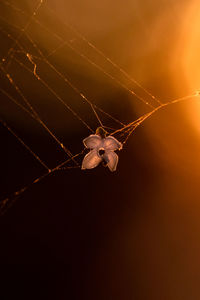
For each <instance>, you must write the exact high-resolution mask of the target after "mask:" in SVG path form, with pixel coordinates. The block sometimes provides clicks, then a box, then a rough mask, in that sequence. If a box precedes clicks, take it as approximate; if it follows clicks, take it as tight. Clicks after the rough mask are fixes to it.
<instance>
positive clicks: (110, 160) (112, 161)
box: [103, 151, 118, 172]
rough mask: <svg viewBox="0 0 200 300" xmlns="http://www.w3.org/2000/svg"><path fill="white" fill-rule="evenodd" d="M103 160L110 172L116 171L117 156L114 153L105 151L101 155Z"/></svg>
mask: <svg viewBox="0 0 200 300" xmlns="http://www.w3.org/2000/svg"><path fill="white" fill-rule="evenodd" d="M103 158H104V160H105V161H106V163H107V165H108V168H109V169H110V171H111V172H113V171H116V169H117V164H118V155H117V154H116V153H115V152H114V151H106V152H105V154H104V155H103Z"/></svg>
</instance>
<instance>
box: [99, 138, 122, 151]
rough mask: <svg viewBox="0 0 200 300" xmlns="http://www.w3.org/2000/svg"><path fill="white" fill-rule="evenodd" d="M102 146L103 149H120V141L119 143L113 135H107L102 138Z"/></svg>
mask: <svg viewBox="0 0 200 300" xmlns="http://www.w3.org/2000/svg"><path fill="white" fill-rule="evenodd" d="M103 148H104V149H105V150H112V151H115V150H121V149H122V143H120V142H119V141H118V140H117V139H116V138H114V137H113V136H108V137H106V138H105V139H103Z"/></svg>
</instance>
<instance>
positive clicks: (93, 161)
mask: <svg viewBox="0 0 200 300" xmlns="http://www.w3.org/2000/svg"><path fill="white" fill-rule="evenodd" d="M101 161H102V158H101V157H100V156H99V155H98V152H97V151H96V149H94V150H91V151H90V152H89V153H88V154H86V155H85V157H84V159H83V162H82V167H81V169H82V170H84V169H93V168H95V167H97V166H98V164H99V163H100V162H101Z"/></svg>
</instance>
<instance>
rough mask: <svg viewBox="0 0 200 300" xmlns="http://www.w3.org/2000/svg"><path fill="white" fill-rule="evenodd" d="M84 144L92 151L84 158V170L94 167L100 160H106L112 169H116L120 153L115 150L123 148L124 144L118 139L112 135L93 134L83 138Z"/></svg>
mask: <svg viewBox="0 0 200 300" xmlns="http://www.w3.org/2000/svg"><path fill="white" fill-rule="evenodd" d="M83 144H84V146H85V147H86V148H88V149H90V152H89V153H88V154H86V155H85V157H84V159H83V162H82V170H84V169H93V168H95V167H97V166H98V165H99V164H100V162H105V163H106V166H108V168H109V169H110V171H112V172H113V171H116V168H117V163H118V155H117V154H116V153H115V152H114V151H115V150H121V149H122V144H121V143H120V142H119V141H118V140H117V139H115V138H114V137H112V136H108V137H102V136H100V135H98V134H91V135H90V136H88V137H87V138H85V139H84V140H83Z"/></svg>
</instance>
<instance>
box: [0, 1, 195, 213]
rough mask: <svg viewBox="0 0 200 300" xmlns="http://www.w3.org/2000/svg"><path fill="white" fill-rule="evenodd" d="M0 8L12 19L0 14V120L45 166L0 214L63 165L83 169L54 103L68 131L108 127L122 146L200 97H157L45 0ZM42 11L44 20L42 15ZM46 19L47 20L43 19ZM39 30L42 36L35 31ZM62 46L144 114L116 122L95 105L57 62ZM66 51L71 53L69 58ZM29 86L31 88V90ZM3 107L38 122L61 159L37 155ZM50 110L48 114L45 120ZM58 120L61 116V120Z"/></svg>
mask: <svg viewBox="0 0 200 300" xmlns="http://www.w3.org/2000/svg"><path fill="white" fill-rule="evenodd" d="M1 6H2V8H3V10H2V11H6V12H7V13H8V14H10V15H11V18H12V17H13V20H16V22H11V21H10V18H6V17H4V16H3V15H0V20H1V26H0V33H1V35H2V38H3V39H4V40H5V41H6V45H5V47H4V49H3V51H4V52H3V53H2V54H1V64H0V70H1V79H2V87H0V93H1V99H2V105H1V115H2V117H1V119H0V121H1V124H2V126H3V127H5V128H6V129H7V130H8V132H9V133H10V134H11V136H13V137H14V138H15V139H16V140H17V141H18V143H20V144H21V146H22V147H24V148H25V149H26V151H27V152H28V153H29V154H30V155H31V156H32V157H33V159H34V160H35V161H37V163H38V164H39V165H40V166H41V167H42V170H43V171H42V175H39V176H37V177H36V178H35V179H33V180H32V181H31V182H30V184H28V185H25V186H24V187H22V188H19V189H18V190H17V191H15V192H14V193H12V194H10V195H8V196H6V197H3V198H2V199H1V201H0V212H1V213H4V212H5V211H6V210H7V209H8V208H9V207H10V206H11V205H12V204H13V202H14V201H15V200H16V199H17V197H18V196H20V195H21V194H22V193H24V192H25V191H26V190H27V189H28V188H29V187H30V186H31V185H34V184H36V183H38V182H40V181H42V180H43V179H44V178H46V177H48V176H50V174H52V173H54V172H56V171H59V170H63V169H64V170H70V169H71V168H80V167H81V160H82V158H83V156H84V154H85V149H83V146H82V143H81V142H80V145H79V150H78V151H77V149H75V152H74V151H73V150H72V149H71V148H73V147H71V146H70V147H69V146H68V145H67V144H66V143H65V142H63V138H62V137H60V136H59V135H58V134H57V131H58V130H56V125H55V123H54V125H52V114H53V113H54V109H55V107H57V109H58V112H61V111H62V115H63V117H64V116H66V119H67V120H68V122H67V123H66V131H68V130H69V129H68V128H70V127H71V126H73V128H75V129H74V130H76V128H77V127H79V126H81V128H84V129H83V132H82V138H84V137H86V136H87V135H89V134H91V133H95V130H96V128H97V127H98V126H101V127H103V128H105V129H106V131H107V132H108V134H109V135H112V136H115V137H116V138H117V139H119V140H120V141H121V142H122V143H123V144H125V143H126V142H127V140H128V138H129V137H130V136H131V134H132V133H133V132H134V130H135V129H136V128H137V127H138V126H139V125H141V124H142V123H143V122H144V121H145V120H146V119H148V118H149V117H150V116H152V115H153V114H154V113H156V112H157V111H159V110H161V109H162V108H164V107H166V106H168V105H171V104H174V103H177V102H180V101H184V100H188V99H191V98H194V97H198V96H199V91H196V92H195V93H192V94H191V95H187V96H185V97H182V98H178V99H174V100H171V101H168V102H162V101H160V99H158V98H157V97H155V96H154V95H153V94H152V93H151V92H150V91H148V90H147V89H146V88H145V87H143V86H142V85H141V84H140V83H139V82H137V81H136V80H135V79H134V78H132V77H130V75H129V74H127V73H126V71H124V70H123V69H122V68H121V67H120V66H118V65H117V64H116V63H115V62H114V61H112V60H111V59H110V58H109V57H107V56H106V55H105V54H104V53H103V52H102V51H101V50H100V49H98V48H97V47H96V46H95V45H94V44H93V43H91V42H90V41H89V40H87V38H86V37H85V36H84V35H83V34H82V33H80V32H79V31H78V30H76V29H75V28H74V27H73V26H71V25H69V24H66V23H63V22H62V21H61V20H60V19H59V16H58V15H56V13H55V12H54V11H53V10H52V9H51V8H50V7H49V6H48V1H44V0H40V1H35V2H34V5H33V7H32V8H30V7H28V9H27V8H26V5H24V7H23V8H21V7H19V6H16V4H14V3H13V2H10V1H7V0H3V1H2V2H1ZM44 15H46V16H48V18H44ZM19 19H20V21H19ZM44 19H45V20H46V23H45V22H43V20H44ZM52 24H58V28H61V29H62V30H61V31H60V33H59V32H57V31H58V30H55V29H52ZM38 31H39V32H40V35H37V34H36V32H38ZM43 36H45V37H46V43H47V47H46V48H45V47H44V44H43V42H42V41H41V39H42V37H43ZM63 36H64V37H63ZM63 48H65V49H66V57H65V59H66V60H68V59H71V60H72V62H70V63H72V64H74V65H75V67H76V66H77V67H79V66H82V67H83V68H91V69H92V70H93V72H99V73H101V74H102V76H103V77H102V78H103V79H102V84H105V80H107V82H109V84H111V85H112V88H113V87H114V88H115V89H117V88H119V87H120V88H121V89H123V90H125V91H126V92H127V93H128V94H130V95H131V97H132V100H133V101H134V102H135V103H137V105H139V106H140V107H141V110H143V112H144V113H143V114H142V115H141V116H139V117H138V118H136V119H135V120H133V121H131V122H127V121H126V120H121V119H120V120H119V118H118V116H116V115H115V113H112V114H111V113H110V111H109V110H107V105H105V104H104V105H102V104H99V102H100V101H96V99H95V98H93V97H92V96H91V95H90V94H91V93H90V92H89V91H88V90H87V89H85V84H86V85H87V78H86V82H85V84H84V85H82V86H81V87H79V85H78V83H79V84H80V82H76V81H77V80H76V77H75V76H74V74H73V72H71V73H70V72H69V70H65V68H63V67H62V66H61V65H60V64H59V63H57V60H56V56H58V57H59V54H60V50H61V49H63ZM85 49H86V50H85ZM91 53H92V54H93V55H91ZM67 54H69V58H68V56H67ZM102 62H103V63H102ZM113 74H115V75H113ZM122 78H123V80H122ZM30 86H32V87H33V89H32V90H31V93H30ZM38 93H39V94H42V97H44V98H45V99H47V100H48V101H49V102H48V107H47V106H46V103H38V102H37V101H36V100H35V99H36V98H37V96H38ZM87 94H89V96H88V95H87ZM66 95H70V96H69V97H72V99H69V97H68V96H66ZM5 103H6V105H5ZM7 105H8V106H7ZM51 105H52V107H53V109H52V110H51V112H50V111H49V106H51ZM4 108H5V109H11V110H12V111H13V112H15V111H16V112H17V113H19V111H20V113H22V115H23V117H22V115H19V116H20V117H22V119H23V118H25V119H26V120H27V123H26V124H29V122H31V123H30V124H32V123H34V124H37V125H35V126H37V129H38V130H39V132H40V134H41V135H42V136H43V135H45V137H46V136H48V137H49V145H50V146H49V148H48V151H49V152H52V153H54V156H56V153H57V152H63V154H64V155H63V158H64V157H65V159H62V160H61V161H59V162H58V161H57V160H56V159H55V161H54V162H53V163H51V164H50V163H49V162H48V161H47V159H45V156H44V155H41V154H40V153H38V152H37V150H35V147H33V145H29V143H28V142H27V141H26V140H25V139H24V138H23V137H21V136H20V134H18V131H17V130H15V129H14V128H15V123H14V122H12V123H13V125H10V124H9V121H7V119H6V113H5V111H4ZM47 108H48V110H47ZM49 114H50V115H51V118H49ZM55 114H56V112H55ZM25 116H26V117H25ZM49 120H51V122H50V121H49ZM62 121H63V118H61V120H60V121H59V122H62ZM27 126H28V125H27ZM50 140H51V142H53V144H52V143H51V142H50ZM69 145H70V143H69ZM43 157H44V158H43ZM59 157H60V156H59Z"/></svg>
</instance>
